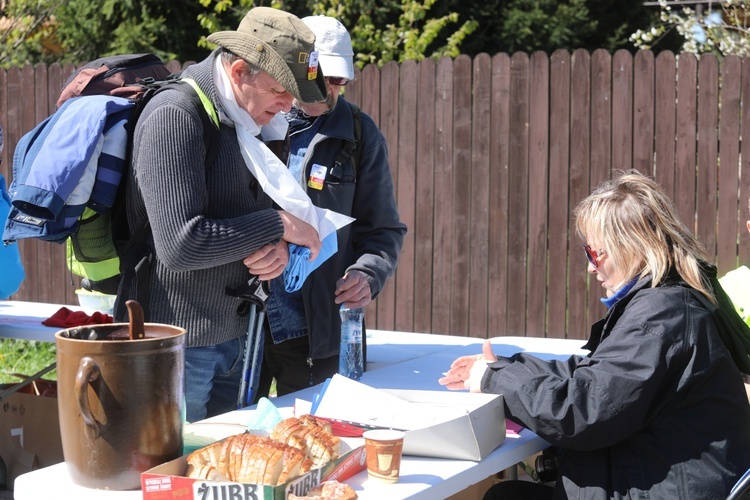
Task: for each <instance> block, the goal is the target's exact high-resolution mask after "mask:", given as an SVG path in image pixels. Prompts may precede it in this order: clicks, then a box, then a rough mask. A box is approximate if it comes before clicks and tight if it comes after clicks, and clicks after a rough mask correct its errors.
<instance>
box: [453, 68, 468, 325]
mask: <svg viewBox="0 0 750 500" xmlns="http://www.w3.org/2000/svg"><path fill="white" fill-rule="evenodd" d="M453 168H454V176H453V238H454V240H453V255H452V257H451V282H452V283H453V286H452V296H451V321H450V331H451V332H455V333H454V335H462V336H467V335H468V332H469V297H470V290H469V252H468V248H467V245H469V244H470V241H471V233H470V232H469V227H470V226H469V223H470V220H469V218H470V216H471V58H469V57H468V56H463V55H462V56H458V57H457V58H456V59H455V60H454V61H453Z"/></svg>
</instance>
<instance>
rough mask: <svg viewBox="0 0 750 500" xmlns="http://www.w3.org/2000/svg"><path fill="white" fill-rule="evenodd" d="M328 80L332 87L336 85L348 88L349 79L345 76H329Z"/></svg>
mask: <svg viewBox="0 0 750 500" xmlns="http://www.w3.org/2000/svg"><path fill="white" fill-rule="evenodd" d="M326 80H328V83H330V84H331V85H336V86H337V87H346V84H347V83H349V79H348V78H344V77H343V76H327V77H326Z"/></svg>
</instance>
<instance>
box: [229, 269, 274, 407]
mask: <svg viewBox="0 0 750 500" xmlns="http://www.w3.org/2000/svg"><path fill="white" fill-rule="evenodd" d="M227 294H228V295H232V296H234V297H237V298H238V299H240V300H241V301H242V303H241V304H240V305H239V307H238V308H237V313H238V314H240V316H246V315H249V318H248V325H247V338H246V340H245V351H244V353H243V358H242V375H241V378H240V390H239V392H238V394H237V409H238V410H239V409H241V408H244V407H245V406H248V405H250V404H251V403H252V400H253V396H254V395H255V393H256V392H257V390H258V385H259V383H260V365H261V362H262V360H263V321H264V319H265V308H266V302H268V283H266V282H264V281H260V280H259V279H258V277H257V276H251V277H250V279H249V280H247V283H245V284H244V285H241V286H239V287H237V288H227Z"/></svg>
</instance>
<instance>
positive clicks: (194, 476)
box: [141, 415, 365, 500]
mask: <svg viewBox="0 0 750 500" xmlns="http://www.w3.org/2000/svg"><path fill="white" fill-rule="evenodd" d="M360 441H361V440H356V439H354V440H346V439H343V440H342V439H341V438H339V437H337V436H334V435H333V434H332V433H331V427H330V423H329V422H327V421H325V420H322V419H318V418H316V417H314V416H312V415H303V416H301V417H299V418H296V417H292V418H287V419H284V420H282V421H281V422H279V423H278V424H276V426H275V427H274V428H273V430H272V431H271V432H270V435H268V436H260V435H255V434H250V433H243V434H237V435H233V436H229V437H227V438H225V439H223V440H221V441H217V442H215V443H212V444H210V445H208V446H205V447H203V448H199V449H197V450H195V451H193V452H192V453H190V454H188V455H185V456H183V457H180V458H179V459H176V460H172V461H171V462H167V463H166V464H162V465H160V466H158V467H154V468H153V469H150V470H148V471H146V472H144V473H143V474H142V475H141V487H142V490H143V498H144V500H162V499H169V498H181V499H186V498H187V499H191V498H192V499H196V500H197V499H217V500H218V499H221V498H237V499H245V498H247V499H248V500H249V499H265V500H271V499H273V500H288V499H294V498H303V499H305V498H317V499H321V500H322V499H330V500H352V499H354V498H356V497H357V496H356V493H355V492H354V490H353V489H352V488H351V487H349V486H348V485H346V484H343V483H341V482H340V481H343V480H345V479H347V478H349V477H351V476H353V475H354V474H357V473H358V472H360V471H362V470H364V469H365V452H364V447H363V446H362V445H361V443H360ZM187 491H190V492H191V493H190V494H187Z"/></svg>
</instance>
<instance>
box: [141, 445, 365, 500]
mask: <svg viewBox="0 0 750 500" xmlns="http://www.w3.org/2000/svg"><path fill="white" fill-rule="evenodd" d="M361 441H362V440H361V439H360V440H354V441H353V442H355V443H357V445H356V446H355V447H353V448H352V447H350V445H348V444H347V443H346V442H345V441H344V440H343V439H342V443H341V446H342V449H344V450H346V452H345V453H344V454H343V455H342V456H341V457H340V458H338V459H336V460H333V461H331V462H329V463H327V464H326V465H324V466H323V467H321V468H319V469H314V470H311V471H310V472H308V473H307V474H303V475H301V476H299V477H297V478H294V479H292V480H291V481H288V482H286V483H284V484H281V485H278V486H268V485H258V484H246V483H232V482H221V481H205V480H202V479H191V478H188V477H184V476H183V474H185V472H186V471H187V455H183V456H182V457H180V458H177V459H175V460H172V461H171V462H167V463H165V464H162V465H159V466H156V467H154V468H152V469H149V470H147V471H146V472H144V473H142V474H141V490H142V491H143V500H165V499H180V500H221V499H230V498H231V499H236V500H286V498H287V496H288V495H289V494H290V493H294V494H295V495H297V496H304V495H305V494H307V492H308V491H310V490H311V489H312V488H313V487H314V486H317V485H318V484H320V483H322V482H323V481H328V480H334V479H336V480H338V481H341V482H344V480H346V479H348V478H350V477H352V476H353V475H355V474H358V473H359V472H362V471H363V470H365V468H366V460H365V448H364V445H361Z"/></svg>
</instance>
